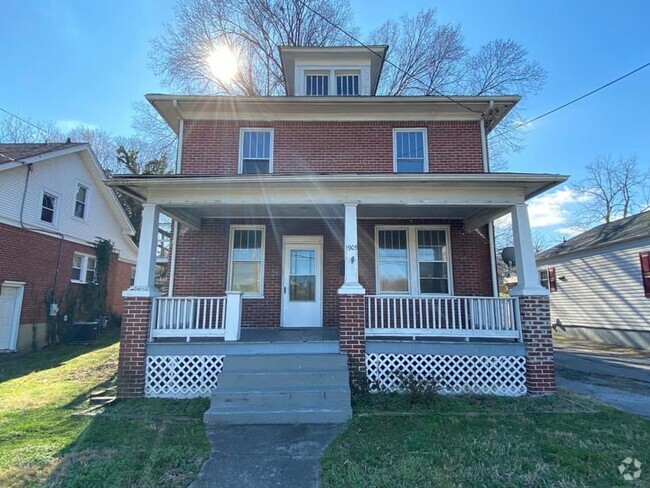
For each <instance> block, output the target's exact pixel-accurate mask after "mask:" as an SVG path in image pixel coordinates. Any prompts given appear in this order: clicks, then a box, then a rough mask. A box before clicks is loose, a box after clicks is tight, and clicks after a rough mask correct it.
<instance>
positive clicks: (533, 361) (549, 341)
mask: <svg viewBox="0 0 650 488" xmlns="http://www.w3.org/2000/svg"><path fill="white" fill-rule="evenodd" d="M519 309H520V313H521V333H522V336H523V340H524V344H526V355H527V359H526V385H527V387H528V393H529V394H530V395H544V394H549V393H555V363H554V360H553V338H552V336H551V312H550V304H549V299H548V297H547V296H522V297H519Z"/></svg>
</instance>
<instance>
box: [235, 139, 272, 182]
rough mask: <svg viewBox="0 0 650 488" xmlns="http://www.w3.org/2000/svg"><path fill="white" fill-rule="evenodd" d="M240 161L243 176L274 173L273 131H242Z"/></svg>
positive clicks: (240, 170)
mask: <svg viewBox="0 0 650 488" xmlns="http://www.w3.org/2000/svg"><path fill="white" fill-rule="evenodd" d="M239 159H240V161H239V172H240V173H242V174H267V173H272V172H273V129H242V131H241V135H240V150H239Z"/></svg>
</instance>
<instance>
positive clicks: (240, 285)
mask: <svg viewBox="0 0 650 488" xmlns="http://www.w3.org/2000/svg"><path fill="white" fill-rule="evenodd" d="M228 285H229V286H228V289H229V290H231V291H241V292H242V293H243V294H244V296H248V297H261V296H262V295H263V293H262V290H263V289H264V227H263V226H236V225H234V226H231V228H230V266H229V272H228Z"/></svg>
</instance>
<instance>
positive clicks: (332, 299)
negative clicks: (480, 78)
mask: <svg viewBox="0 0 650 488" xmlns="http://www.w3.org/2000/svg"><path fill="white" fill-rule="evenodd" d="M231 224H233V225H234V224H257V225H265V226H266V239H265V241H266V246H265V259H264V298H263V299H256V298H250V299H244V304H243V317H242V325H243V326H244V327H277V326H279V325H280V314H281V310H280V309H281V284H282V237H283V236H284V235H305V236H307V235H322V236H323V270H324V272H323V325H324V326H326V327H327V326H336V325H338V323H339V311H338V307H339V300H338V296H337V291H338V289H339V287H340V286H341V284H342V283H343V276H342V275H341V266H340V263H341V260H342V259H343V248H342V242H343V221H342V220H312V219H295V220H293V219H276V220H275V221H273V224H270V223H269V221H268V220H246V221H243V220H232V221H229V220H222V219H206V220H204V221H203V226H202V229H201V230H200V231H193V230H190V231H188V232H186V233H185V234H183V235H179V237H178V240H177V245H176V246H177V248H176V270H175V276H174V290H173V293H174V295H175V296H223V295H224V293H225V291H226V286H227V277H228V246H229V239H230V225H231ZM385 224H390V225H414V224H417V225H449V226H450V239H451V256H452V268H453V284H454V293H455V294H456V295H473V296H489V295H491V293H492V281H491V271H490V269H491V268H490V246H489V244H488V242H487V240H485V239H484V238H483V237H481V236H480V235H479V234H478V233H476V232H464V231H463V230H462V224H461V222H459V221H441V220H416V221H411V220H409V221H405V220H362V221H359V265H360V267H359V281H360V283H361V285H362V286H363V287H364V288H365V289H366V291H367V293H368V294H374V293H375V291H376V290H375V288H376V287H375V226H376V225H385Z"/></svg>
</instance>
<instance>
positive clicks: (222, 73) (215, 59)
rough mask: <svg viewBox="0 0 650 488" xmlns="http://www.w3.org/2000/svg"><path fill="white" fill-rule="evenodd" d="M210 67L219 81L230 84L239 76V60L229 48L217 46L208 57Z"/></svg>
mask: <svg viewBox="0 0 650 488" xmlns="http://www.w3.org/2000/svg"><path fill="white" fill-rule="evenodd" d="M208 67H209V68H210V72H211V73H212V74H213V75H214V76H215V77H216V78H217V79H218V80H220V81H221V82H223V83H230V82H231V81H232V79H233V78H234V77H235V76H236V75H237V70H238V68H239V58H238V57H237V54H236V53H235V52H234V51H233V50H232V49H230V48H229V47H228V46H215V48H214V49H213V50H212V52H211V53H210V55H209V56H208Z"/></svg>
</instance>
